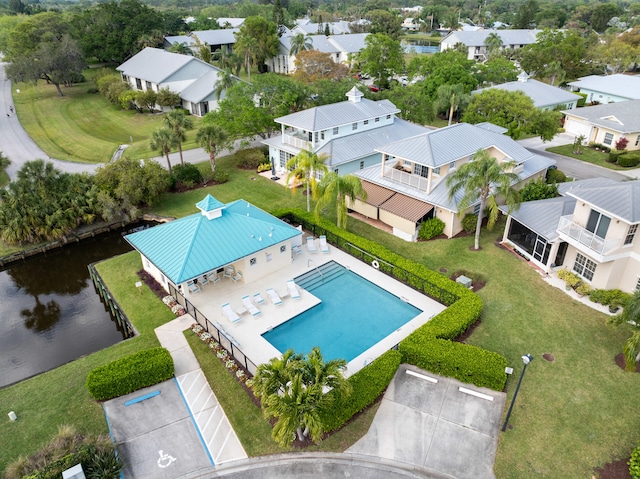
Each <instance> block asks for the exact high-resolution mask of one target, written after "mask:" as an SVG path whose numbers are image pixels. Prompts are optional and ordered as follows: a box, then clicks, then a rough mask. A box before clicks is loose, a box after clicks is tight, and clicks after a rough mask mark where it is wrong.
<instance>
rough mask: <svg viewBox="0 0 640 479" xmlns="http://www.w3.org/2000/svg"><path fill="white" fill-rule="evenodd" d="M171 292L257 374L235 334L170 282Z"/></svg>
mask: <svg viewBox="0 0 640 479" xmlns="http://www.w3.org/2000/svg"><path fill="white" fill-rule="evenodd" d="M168 286H169V294H171V296H173V297H174V298H176V301H178V303H180V305H181V306H182V307H183V308H184V310H185V311H186V312H187V313H189V314H190V315H191V316H192V317H193V319H195V320H196V322H197V323H198V324H199V325H200V326H202V327H203V328H204V329H205V330H206V331H207V332H208V333H209V334H211V336H213V339H215V340H216V341H218V343H220V345H221V346H222V347H223V348H225V349H226V350H227V351H229V352H230V353H231V355H232V356H233V357H234V358H235V360H236V361H238V363H240V364H241V365H242V366H243V367H244V368H245V369H246V370H247V371H248V372H249V374H251V375H252V376H253V375H255V374H256V371H257V369H258V368H257V366H256V365H255V364H254V363H253V362H252V361H251V360H250V359H249V358H248V357H247V355H246V354H245V353H244V352H243V351H242V350H241V349H240V347H239V345H238V343H237V341H236V340H235V338H234V337H233V336H231V335H230V334H229V333H227V332H226V331H225V330H224V328H223V327H222V326H220V325H216V324H213V323H212V322H211V321H209V319H208V318H207V317H206V316H205V315H204V314H203V313H202V312H201V311H200V310H198V308H196V307H195V306H194V305H193V304H191V302H190V301H189V300H188V299H187V298H185V297H184V296H183V295H182V293H181V292H180V291H178V290H177V289H176V288H174V287H173V285H171V284H168Z"/></svg>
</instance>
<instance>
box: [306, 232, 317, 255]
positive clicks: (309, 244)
mask: <svg viewBox="0 0 640 479" xmlns="http://www.w3.org/2000/svg"><path fill="white" fill-rule="evenodd" d="M307 249H308V250H309V253H311V254H315V253H317V252H318V248H316V244H315V243H314V241H313V236H307Z"/></svg>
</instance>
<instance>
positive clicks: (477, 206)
mask: <svg viewBox="0 0 640 479" xmlns="http://www.w3.org/2000/svg"><path fill="white" fill-rule="evenodd" d="M473 214H474V215H476V216H477V215H479V214H480V203H478V204H476V205H475V206H474V207H473Z"/></svg>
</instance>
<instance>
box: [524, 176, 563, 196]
mask: <svg viewBox="0 0 640 479" xmlns="http://www.w3.org/2000/svg"><path fill="white" fill-rule="evenodd" d="M557 196H558V185H557V184H556V183H547V182H546V181H545V179H544V178H538V179H537V180H535V181H530V182H529V183H527V184H526V185H525V186H524V188H522V189H521V190H520V200H521V201H523V202H524V201H535V200H544V199H547V198H555V197H557Z"/></svg>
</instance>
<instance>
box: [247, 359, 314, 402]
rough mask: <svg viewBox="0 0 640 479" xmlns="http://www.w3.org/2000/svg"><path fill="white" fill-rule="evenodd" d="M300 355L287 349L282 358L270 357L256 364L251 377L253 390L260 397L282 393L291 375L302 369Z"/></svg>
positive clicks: (264, 397)
mask: <svg viewBox="0 0 640 479" xmlns="http://www.w3.org/2000/svg"><path fill="white" fill-rule="evenodd" d="M301 362H302V355H300V354H296V353H295V352H294V351H293V349H288V350H287V351H285V353H284V354H283V355H282V358H278V357H275V358H272V359H271V360H270V361H269V362H268V363H263V364H261V365H260V366H258V369H257V371H256V374H255V376H254V378H253V392H254V393H255V395H256V396H257V397H258V398H260V399H266V398H268V397H269V396H271V395H272V394H282V393H284V391H285V388H286V387H287V384H289V382H290V381H291V379H292V378H293V376H295V375H296V374H298V373H300V372H301V371H302V365H301Z"/></svg>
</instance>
